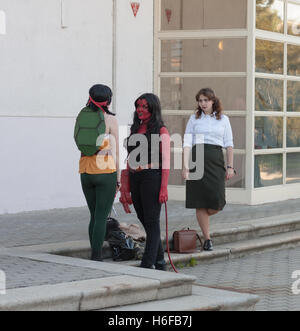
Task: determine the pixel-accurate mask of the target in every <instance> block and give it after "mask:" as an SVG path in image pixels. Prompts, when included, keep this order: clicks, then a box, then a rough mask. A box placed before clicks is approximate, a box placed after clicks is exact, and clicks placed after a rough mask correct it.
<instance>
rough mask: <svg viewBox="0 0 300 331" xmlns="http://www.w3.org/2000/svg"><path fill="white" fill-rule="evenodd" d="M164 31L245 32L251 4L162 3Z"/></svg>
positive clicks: (212, 0)
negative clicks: (234, 30) (208, 30)
mask: <svg viewBox="0 0 300 331" xmlns="http://www.w3.org/2000/svg"><path fill="white" fill-rule="evenodd" d="M161 3H162V5H161V29H162V30H200V29H242V28H246V27H247V0H226V1H224V0H162V1H161Z"/></svg>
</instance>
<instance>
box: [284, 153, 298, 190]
mask: <svg viewBox="0 0 300 331" xmlns="http://www.w3.org/2000/svg"><path fill="white" fill-rule="evenodd" d="M286 182H287V183H288V184H291V183H300V153H289V154H287V155H286Z"/></svg>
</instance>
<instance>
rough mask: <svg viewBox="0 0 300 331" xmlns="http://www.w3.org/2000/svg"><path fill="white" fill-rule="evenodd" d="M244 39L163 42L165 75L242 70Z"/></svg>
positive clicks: (244, 48) (244, 53)
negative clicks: (171, 73) (167, 73)
mask: <svg viewBox="0 0 300 331" xmlns="http://www.w3.org/2000/svg"><path fill="white" fill-rule="evenodd" d="M246 49H247V43H246V39H238V38H236V39H223V40H220V39H205V40H163V41H162V56H161V65H162V68H161V70H162V71H165V72H174V71H175V72H178V71H182V72H193V71H194V72H216V71H220V72H223V71H228V72H235V71H238V72H239V71H242V72H245V71H246V58H247V55H246Z"/></svg>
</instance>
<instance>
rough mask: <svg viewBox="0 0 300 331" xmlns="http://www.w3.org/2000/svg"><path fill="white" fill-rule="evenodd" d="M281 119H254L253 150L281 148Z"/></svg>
mask: <svg viewBox="0 0 300 331" xmlns="http://www.w3.org/2000/svg"><path fill="white" fill-rule="evenodd" d="M282 141H283V118H282V117H256V118H255V149H270V148H282Z"/></svg>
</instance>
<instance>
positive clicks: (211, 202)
mask: <svg viewBox="0 0 300 331" xmlns="http://www.w3.org/2000/svg"><path fill="white" fill-rule="evenodd" d="M202 157H203V154H202ZM192 158H193V161H194V162H196V164H198V163H199V162H201V160H196V145H195V146H194V147H193V149H192ZM202 161H203V160H202ZM225 175H226V169H225V166H224V155H223V152H222V147H221V146H216V145H208V144H204V174H203V177H202V178H201V179H198V180H187V181H186V208H191V209H200V208H207V209H214V210H222V209H223V208H224V206H225V205H226V200H225Z"/></svg>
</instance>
